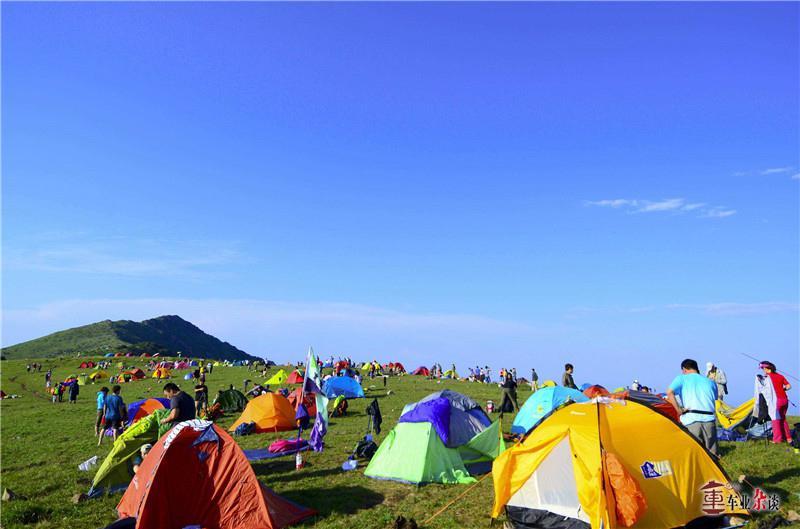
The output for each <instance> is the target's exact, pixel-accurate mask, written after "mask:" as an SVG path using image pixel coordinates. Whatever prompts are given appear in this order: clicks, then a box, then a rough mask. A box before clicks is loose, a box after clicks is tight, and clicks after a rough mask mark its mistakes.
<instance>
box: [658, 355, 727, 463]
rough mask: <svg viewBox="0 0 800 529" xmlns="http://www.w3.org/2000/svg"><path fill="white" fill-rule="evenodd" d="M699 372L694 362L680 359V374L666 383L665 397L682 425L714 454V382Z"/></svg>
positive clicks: (715, 441) (715, 444) (715, 426)
mask: <svg viewBox="0 0 800 529" xmlns="http://www.w3.org/2000/svg"><path fill="white" fill-rule="evenodd" d="M699 371H700V370H699V368H698V366H697V362H696V361H694V360H692V359H690V358H687V359H686V360H684V361H683V362H681V373H682V374H680V375H678V376H677V377H675V380H673V381H672V384H670V385H669V388H668V389H667V400H668V401H669V403H670V404H672V405H673V406H674V407H675V409H676V410H677V411H678V413H679V414H680V416H681V424H683V425H684V426H685V427H686V429H687V430H689V431H690V432H691V433H692V435H694V436H695V437H696V438H697V439H698V440H699V441H700V443H701V444H702V445H703V446H705V447H706V450H708V451H709V452H711V453H712V454H714V455H717V422H716V421H717V419H716V415H715V409H716V401H717V385H716V384H715V383H714V381H713V380H710V379H709V378H707V377H704V376H703V375H701V374H700V372H699ZM676 397H677V398H676ZM678 399H680V402H679V401H678Z"/></svg>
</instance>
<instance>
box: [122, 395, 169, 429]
mask: <svg viewBox="0 0 800 529" xmlns="http://www.w3.org/2000/svg"><path fill="white" fill-rule="evenodd" d="M163 409H169V399H165V398H163V397H157V398H151V399H143V400H137V401H136V402H131V403H130V404H128V424H133V423H135V422H136V421H138V420H139V419H141V418H142V417H147V416H148V415H150V414H151V413H153V412H154V411H156V410H163Z"/></svg>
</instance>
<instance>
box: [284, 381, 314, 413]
mask: <svg viewBox="0 0 800 529" xmlns="http://www.w3.org/2000/svg"><path fill="white" fill-rule="evenodd" d="M301 389H302V388H297V389H296V390H294V391H292V392H291V393H289V397H288V398H289V404H291V405H292V408H294V409H295V410H297V407H298V406H299V405H300V394H301V393H302V391H301ZM303 404H304V405H305V407H306V411H307V412H308V415H309V417H312V418H313V417H316V416H317V399H316V394H314V393H303Z"/></svg>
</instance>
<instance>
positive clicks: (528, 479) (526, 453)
mask: <svg viewBox="0 0 800 529" xmlns="http://www.w3.org/2000/svg"><path fill="white" fill-rule="evenodd" d="M492 477H493V479H494V490H495V498H494V508H493V510H492V517H494V518H496V517H497V516H499V515H500V514H501V513H502V512H503V509H504V508H505V510H506V513H507V514H508V517H509V520H510V521H511V523H512V525H514V526H517V525H518V524H519V523H520V522H521V521H522V520H525V521H526V522H528V523H536V522H535V521H534V520H535V519H537V518H539V519H540V517H542V516H558V517H567V518H571V519H573V520H576V521H582V522H584V523H586V524H589V525H590V526H591V527H592V529H599V528H601V527H605V528H608V529H614V528H615V527H636V528H641V529H652V528H654V527H683V526H684V525H686V524H687V523H688V522H690V521H692V520H694V519H696V518H700V517H703V516H706V515H708V514H711V513H712V512H713V511H716V509H720V510H719V511H718V512H715V514H722V513H725V514H738V515H746V514H747V511H746V510H742V509H731V507H730V504H729V502H728V499H729V497H730V496H731V495H736V492H735V491H734V490H733V489H732V488H731V487H730V480H729V478H728V477H727V475H726V474H725V472H724V471H723V469H722V468H721V467H720V466H719V464H718V463H717V461H716V460H715V458H714V457H713V456H712V455H711V454H709V453H708V452H707V451H706V450H705V448H703V446H702V445H701V444H700V443H698V442H697V440H696V439H694V438H693V437H692V436H691V434H690V433H689V432H688V431H687V430H685V429H684V428H681V426H680V425H678V424H676V423H675V422H673V421H672V420H671V419H669V418H668V417H666V416H664V415H661V414H660V413H658V412H657V411H654V410H653V409H651V408H649V407H647V406H645V405H643V404H638V403H636V402H633V401H623V402H619V403H611V404H606V403H599V402H598V403H595V402H584V403H573V404H569V405H567V406H564V407H563V408H561V409H559V410H558V411H556V412H554V413H553V414H552V415H550V417H548V418H547V419H545V420H544V421H542V422H541V423H540V424H539V425H538V426H537V427H536V428H534V429H533V430H531V432H530V433H529V434H528V436H527V437H526V438H525V439H524V440H523V441H522V442H521V443H519V444H517V445H516V446H514V447H512V448H510V449H508V450H506V451H505V452H503V453H502V454H501V455H500V456H499V457H498V458H497V459H496V460H495V461H494V465H493V468H492ZM712 489H713V492H714V494H710V493H709V491H711V490H712ZM712 497H713V498H714V502H713V505H712V504H709V503H708V502H709V498H712ZM716 500H719V502H717V501H716ZM731 500H737V501H738V500H739V498H738V497H734V498H731ZM618 507H619V508H618ZM515 523H516V524H517V525H515Z"/></svg>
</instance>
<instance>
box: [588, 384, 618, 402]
mask: <svg viewBox="0 0 800 529" xmlns="http://www.w3.org/2000/svg"><path fill="white" fill-rule="evenodd" d="M583 394H584V395H586V396H587V397H589V398H590V399H593V398H595V397H608V396H609V395H611V393H609V392H608V390H607V389H606V388H604V387H603V386H599V385H597V384H595V385H594V386H589V387H588V388H586V389H584V390H583Z"/></svg>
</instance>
